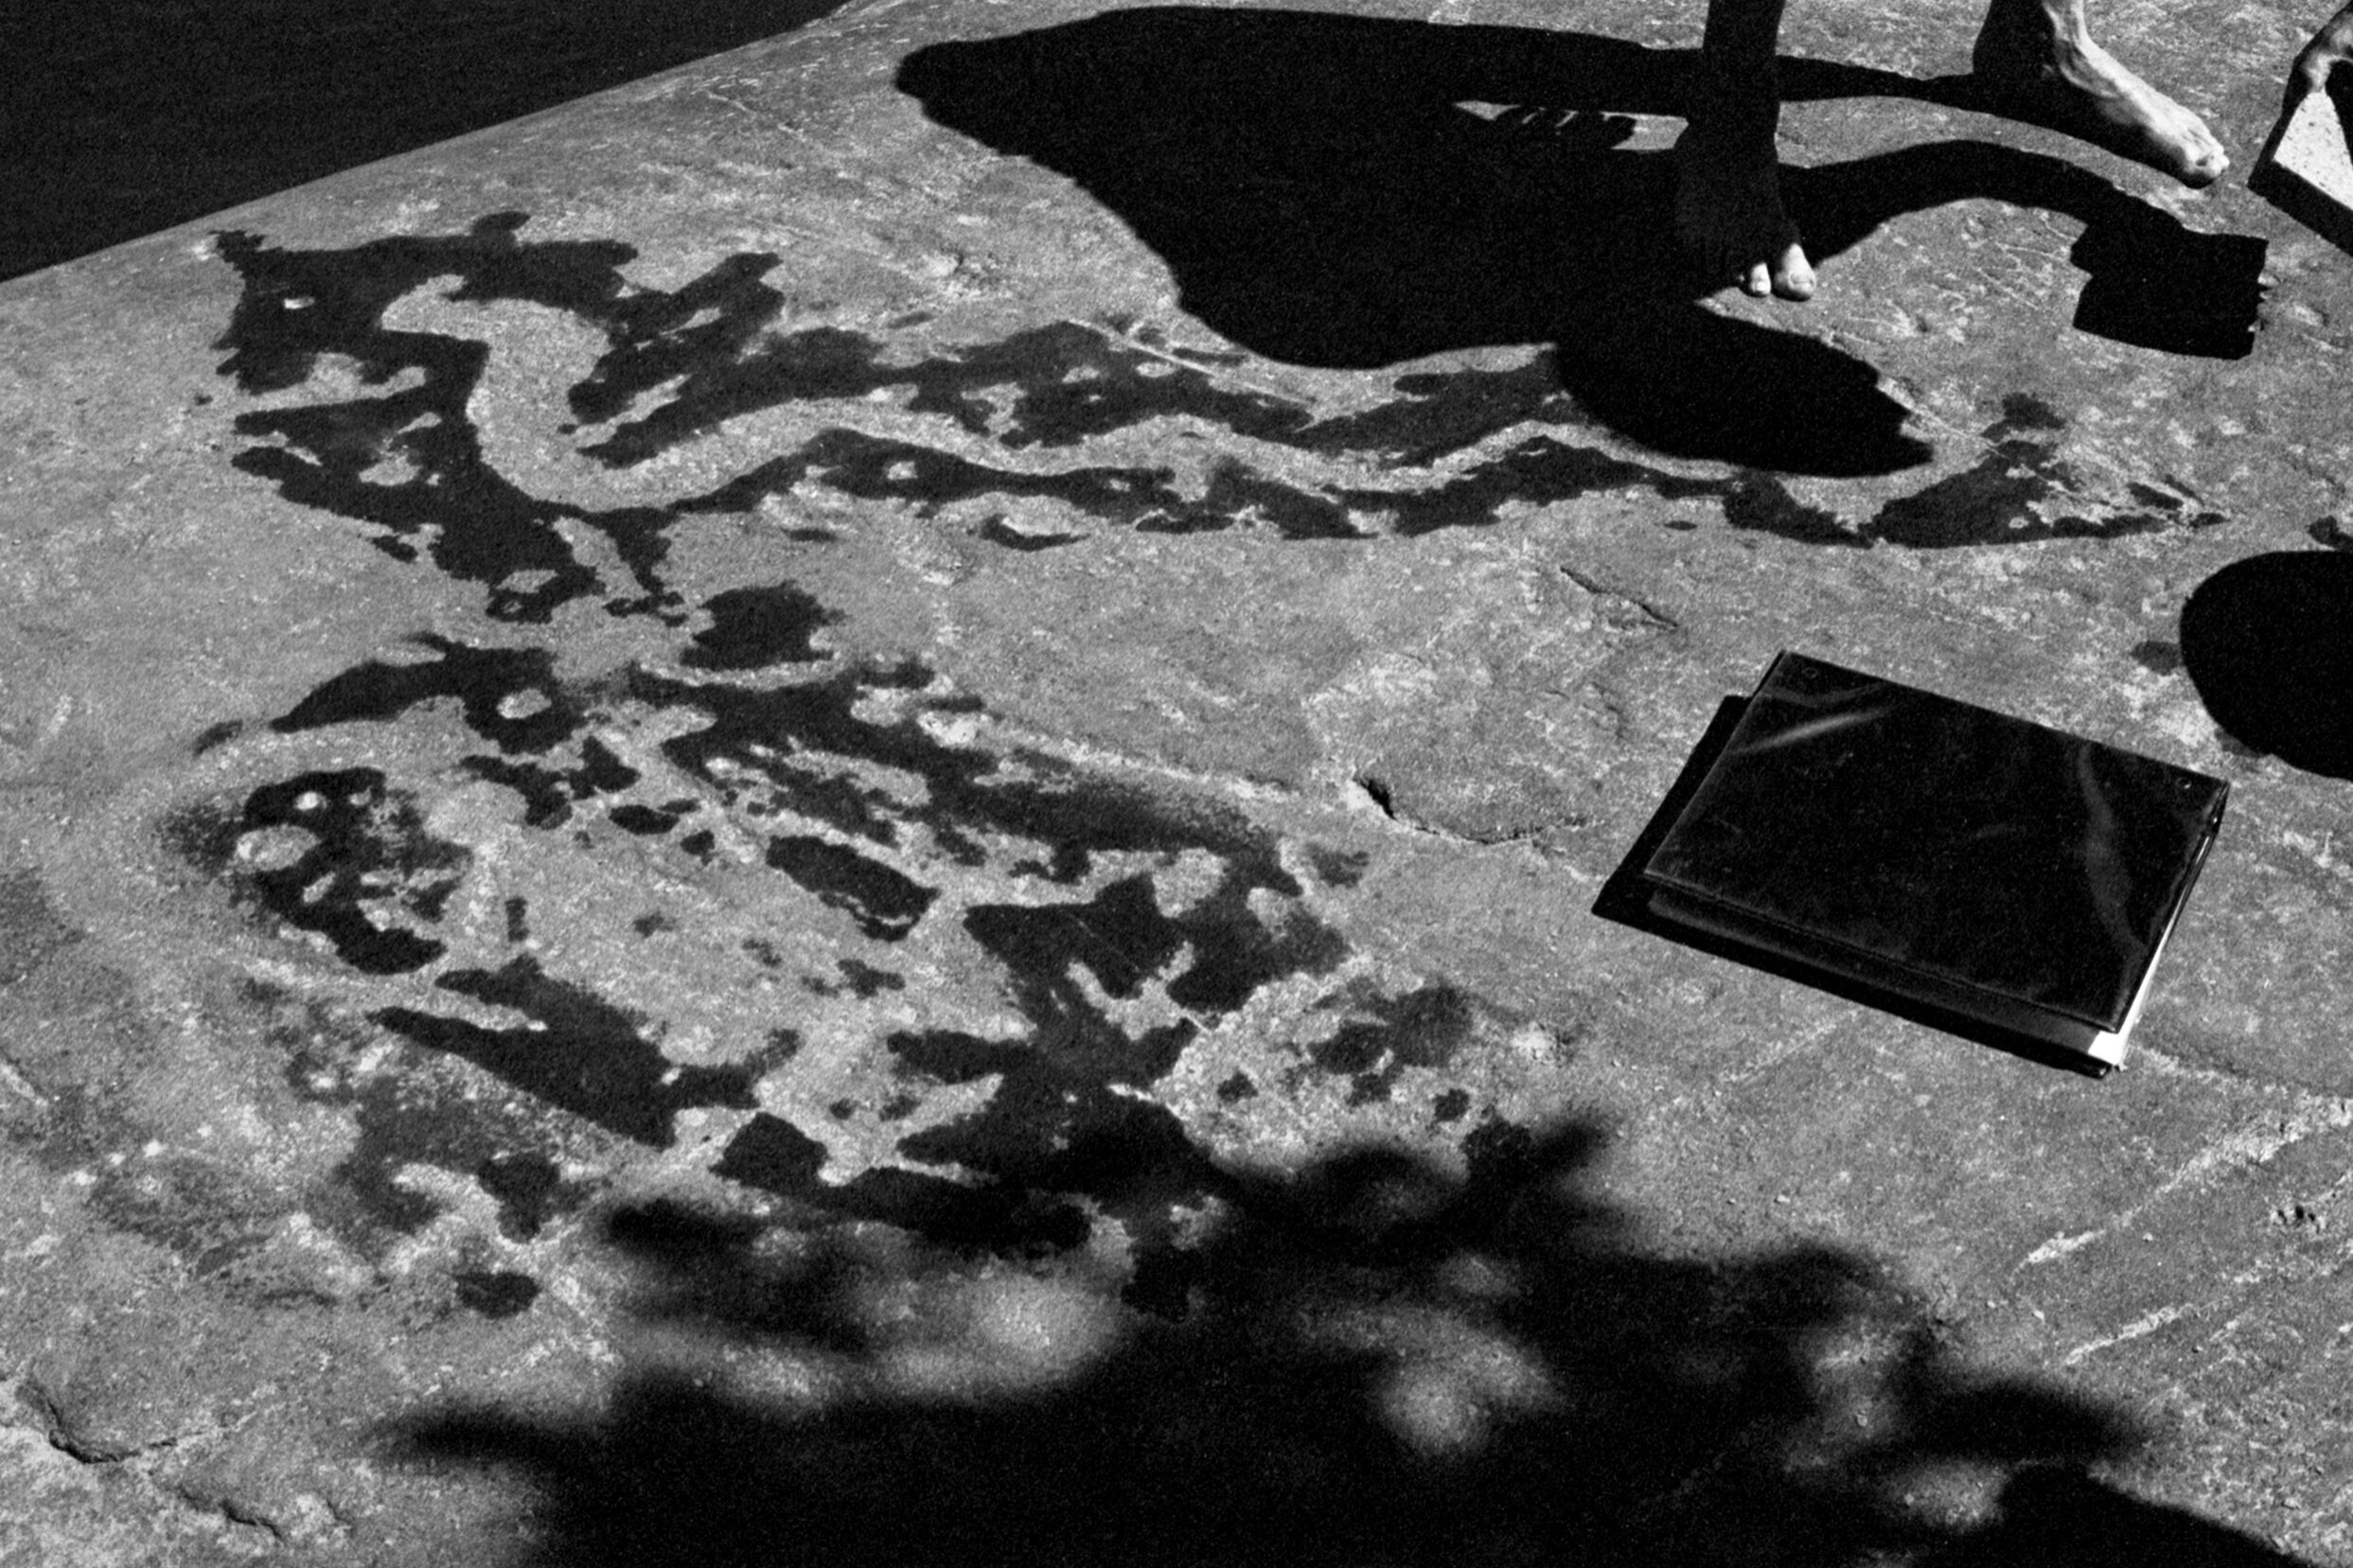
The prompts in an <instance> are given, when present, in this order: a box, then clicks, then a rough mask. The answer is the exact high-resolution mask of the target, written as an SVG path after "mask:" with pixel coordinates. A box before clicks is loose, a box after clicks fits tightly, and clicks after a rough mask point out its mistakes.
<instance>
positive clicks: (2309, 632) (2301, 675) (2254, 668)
mask: <svg viewBox="0 0 2353 1568" xmlns="http://www.w3.org/2000/svg"><path fill="white" fill-rule="evenodd" d="M2182 664H2183V667H2184V668H2185V669H2186V670H2187V671H2188V672H2189V678H2190V679H2191V681H2192V682H2193V683H2195V684H2196V686H2197V688H2198V696H2199V697H2200V698H2201V699H2202V700H2203V702H2204V703H2205V705H2206V712H2207V713H2208V714H2212V715H2213V716H2214V722H2215V723H2217V724H2219V725H2220V726H2221V727H2222V729H2223V730H2224V731H2226V732H2227V733H2228V734H2230V736H2231V737H2232V738H2233V739H2235V740H2237V741H2238V742H2240V743H2241V744H2242V745H2245V746H2248V747H2251V748H2253V749H2256V750H2257V751H2265V752H2269V753H2270V754H2271V755H2273V756H2274V757H2277V758H2278V759H2279V760H2280V761H2282V762H2284V763H2287V764H2289V765H2290V766H2295V767H2300V768H2303V769H2304V770H2305V771H2307V772H2309V773H2321V774H2326V775H2327V776H2328V777H2330V778H2332V779H2353V555H2343V554H2339V553H2338V552H2335V551H2294V552H2280V553H2277V554H2273V555H2251V556H2249V557H2248V558H2247V559H2245V560H2243V561H2234V562H2232V563H2231V564H2230V565H2229V566H2226V567H2224V568H2223V569H2222V570H2221V571H2220V572H2218V573H2215V574H2214V575H2213V576H2211V577H2209V578H2207V579H2206V580H2205V581H2204V582H2203V583H2201V584H2199V585H2198V589H2197V591H2195V592H2193V593H2192V594H2191V595H2190V596H2189V602H2188V603H2187V604H2185V605H2184V606H2183V607H2182Z"/></svg>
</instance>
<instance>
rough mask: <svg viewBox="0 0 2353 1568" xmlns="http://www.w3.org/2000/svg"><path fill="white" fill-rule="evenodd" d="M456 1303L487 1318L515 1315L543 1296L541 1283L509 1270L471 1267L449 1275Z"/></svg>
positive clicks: (528, 1308)
mask: <svg viewBox="0 0 2353 1568" xmlns="http://www.w3.org/2000/svg"><path fill="white" fill-rule="evenodd" d="M450 1283H451V1285H452V1286H454V1287H455V1288H456V1290H457V1303H458V1305H459V1306H461V1307H463V1308H465V1309H466V1310H467V1311H468V1312H471V1313H481V1314H482V1315H483V1316H484V1317H487V1318H502V1317H516V1316H520V1315H521V1314H522V1313H526V1312H528V1311H530V1310H531V1304H532V1303H533V1302H534V1301H537V1300H538V1299H539V1298H540V1282H539V1281H538V1280H536V1279H534V1278H532V1277H530V1276H529V1275H527V1274H516V1273H513V1272H511V1271H507V1270H496V1271H491V1270H479V1269H468V1270H463V1271H460V1272H458V1273H455V1274H452V1275H451V1276H450Z"/></svg>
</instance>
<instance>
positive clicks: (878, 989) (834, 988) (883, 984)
mask: <svg viewBox="0 0 2353 1568" xmlns="http://www.w3.org/2000/svg"><path fill="white" fill-rule="evenodd" d="M834 968H835V970H836V971H837V972H838V973H839V974H840V976H841V980H840V984H838V985H836V984H828V983H826V982H825V981H823V980H816V979H812V980H811V981H809V982H808V983H809V989H810V990H812V991H814V992H816V993H817V994H818V995H821V996H823V995H836V994H838V993H840V992H844V991H846V992H848V993H849V994H850V995H853V996H856V997H857V998H858V1000H859V1001H861V1002H863V1001H871V1000H873V999H874V998H875V997H876V996H878V995H881V994H882V993H884V992H886V991H904V990H906V989H907V977H906V976H904V975H893V974H892V973H891V972H890V971H889V970H887V969H876V967H875V966H874V965H873V964H870V963H861V962H859V961H858V960H857V959H836V960H834Z"/></svg>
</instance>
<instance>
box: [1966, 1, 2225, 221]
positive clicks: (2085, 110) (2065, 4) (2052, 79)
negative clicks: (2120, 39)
mask: <svg viewBox="0 0 2353 1568" xmlns="http://www.w3.org/2000/svg"><path fill="white" fill-rule="evenodd" d="M2083 8H2084V0H1991V3H1990V5H1989V6H1988V7H1987V8H1986V21H1985V26H1984V28H1983V29H1982V30H1981V31H1980V32H1979V33H1978V34H1977V47H1976V49H1975V51H1974V52H1973V55H1972V57H1971V63H1972V64H1973V66H1974V67H1975V69H1976V75H1977V79H1978V80H1979V81H1980V82H1981V83H1983V84H1984V86H1985V87H1986V88H1987V89H1988V91H1990V93H1991V94H1992V95H1993V97H1995V98H1996V99H1997V100H1998V101H2000V102H2002V103H2003V104H2005V105H2006V106H2008V107H2009V108H2011V109H2014V110H2015V111H2017V112H2018V113H2019V114H2020V115H2022V116H2023V117H2025V118H2027V119H2030V120H2033V121H2035V122H2036V123H2038V124H2043V125H2047V126H2050V127H2052V128H2053V129H2054V130H2059V131H2064V132H2068V133H2069V134H2071V135H2077V136H2080V137H2082V138H2083V139H2084V140H2085V141H2088V142H2091V143H2093V144H2095V145H2096V146H2099V147H2104V148H2106V149H2108V150H2110V151H2111V152H2114V153H2118V154H2120V155H2122V156H2124V157H2127V158H2131V159H2132V160H2133V161H2134V162H2136V163H2143V164H2147V165H2149V166H2150V167H2151V168H2155V169H2158V170H2161V171H2162V172H2164V173H2167V174H2170V175H2172V176H2173V177H2174V178H2175V179H2177V180H2179V181H2181V182H2182V183H2183V184H2184V185H2210V184H2212V183H2213V182H2214V180H2215V179H2216V178H2217V177H2218V176H2220V174H2221V172H2222V170H2223V169H2225V168H2227V167H2230V158H2229V156H2228V155H2227V154H2225V153H2224V152H2223V150H2222V144H2221V143H2220V142H2218V141H2216V140H2215V139H2214V136H2213V134H2212V133H2211V132H2208V131H2207V130H2206V128H2205V124H2204V122H2203V121H2202V120H2200V119H2199V118H2198V116H2197V115H2193V114H2191V113H2190V112H2189V111H2188V110H2186V109H2185V108H2183V107H2182V106H2181V105H2180V104H2178V103H2175V102H2174V101H2173V100H2172V99H2171V98H2169V97H2166V96H2165V95H2164V94H2163V93H2160V92H2158V91H2157V90H2156V89H2155V88H2153V87H2151V86H2150V85H2149V83H2147V82H2145V81H2143V80H2142V79H2140V78H2138V77H2136V76H2134V75H2133V74H2132V72H2131V71H2128V70H2126V69H2125V68H2124V67H2123V66H2122V65H2120V64H2118V63H2117V62H2116V59H2115V57H2114V55H2111V54H2110V53H2109V52H2108V51H2107V50H2105V49H2103V48H2101V47H2100V46H2099V45H2098V44H2096V43H2094V42H2093V41H2092V33H2091V27H2090V25H2089V24H2088V22H2087V21H2086V20H2085V17H2084V9H2083Z"/></svg>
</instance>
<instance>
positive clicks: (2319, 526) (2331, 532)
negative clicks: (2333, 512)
mask: <svg viewBox="0 0 2353 1568" xmlns="http://www.w3.org/2000/svg"><path fill="white" fill-rule="evenodd" d="M2304 532H2305V537H2308V538H2309V539H2310V540H2311V541H2312V542H2313V543H2314V544H2325V545H2326V546H2327V547H2328V548H2329V549H2331V550H2353V534H2348V533H2346V532H2345V531H2344V523H2342V522H2340V521H2339V520H2337V519H2335V518H2333V517H2328V518H2322V519H2320V520H2318V521H2316V522H2314V523H2313V524H2312V526H2311V527H2309V528H2308V529H2306V530H2305V531H2304Z"/></svg>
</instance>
